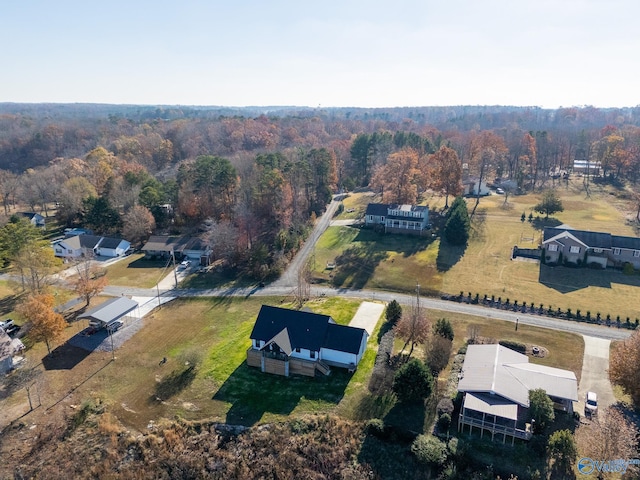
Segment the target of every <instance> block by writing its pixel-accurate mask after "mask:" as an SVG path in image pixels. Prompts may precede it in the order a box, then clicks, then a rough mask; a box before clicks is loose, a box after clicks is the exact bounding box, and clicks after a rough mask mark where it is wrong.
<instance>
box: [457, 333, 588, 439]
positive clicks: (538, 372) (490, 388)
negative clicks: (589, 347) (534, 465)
mask: <svg viewBox="0 0 640 480" xmlns="http://www.w3.org/2000/svg"><path fill="white" fill-rule="evenodd" d="M538 388H542V389H544V390H545V391H546V392H547V395H548V396H549V397H550V398H551V400H553V402H554V408H556V409H558V410H562V411H565V412H569V413H571V412H573V402H577V401H578V380H577V378H576V375H575V374H574V373H573V372H571V371H568V370H562V369H559V368H553V367H547V366H544V365H538V364H534V363H529V357H527V356H526V355H523V354H521V353H518V352H516V351H515V350H511V349H509V348H507V347H503V346H502V345H469V346H468V347H467V353H466V356H465V359H464V364H463V366H462V371H461V373H460V380H459V382H458V391H459V392H462V393H463V394H464V399H463V403H462V410H461V411H460V415H459V417H458V430H461V429H464V427H465V426H469V429H470V431H472V430H473V428H474V427H477V428H479V429H480V431H481V435H482V434H483V433H484V432H485V431H488V432H490V433H491V439H492V440H493V438H494V436H495V435H496V434H498V435H500V436H501V437H502V440H503V442H505V441H506V438H507V437H511V442H512V443H513V441H514V439H515V438H520V439H523V440H529V439H530V438H531V434H532V428H531V425H530V423H529V422H530V421H531V418H530V416H529V415H528V409H529V391H530V390H535V389H538Z"/></svg>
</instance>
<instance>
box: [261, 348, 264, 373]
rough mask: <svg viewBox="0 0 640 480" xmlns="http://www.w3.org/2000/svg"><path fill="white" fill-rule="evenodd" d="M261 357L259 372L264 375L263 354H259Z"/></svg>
mask: <svg viewBox="0 0 640 480" xmlns="http://www.w3.org/2000/svg"><path fill="white" fill-rule="evenodd" d="M260 353H262V355H261V356H260V371H261V372H262V373H264V352H260Z"/></svg>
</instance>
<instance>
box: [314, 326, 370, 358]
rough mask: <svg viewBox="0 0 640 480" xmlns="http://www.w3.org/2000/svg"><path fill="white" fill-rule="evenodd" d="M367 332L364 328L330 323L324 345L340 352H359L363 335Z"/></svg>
mask: <svg viewBox="0 0 640 480" xmlns="http://www.w3.org/2000/svg"><path fill="white" fill-rule="evenodd" d="M366 333H367V332H366V331H365V330H364V329H362V328H356V327H347V326H345V325H338V324H337V323H331V324H329V326H328V328H327V336H326V338H325V341H324V345H323V347H325V348H329V349H331V350H338V351H340V352H348V353H356V354H357V353H358V352H359V351H360V345H361V344H362V337H363V335H365V334H366Z"/></svg>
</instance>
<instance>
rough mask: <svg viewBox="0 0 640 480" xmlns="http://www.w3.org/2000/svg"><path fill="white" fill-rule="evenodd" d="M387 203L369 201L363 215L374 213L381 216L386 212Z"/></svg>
mask: <svg viewBox="0 0 640 480" xmlns="http://www.w3.org/2000/svg"><path fill="white" fill-rule="evenodd" d="M388 208H389V205H387V204H386V203H370V204H368V205H367V211H366V212H365V215H375V216H377V217H383V216H385V215H386V214H387V211H388Z"/></svg>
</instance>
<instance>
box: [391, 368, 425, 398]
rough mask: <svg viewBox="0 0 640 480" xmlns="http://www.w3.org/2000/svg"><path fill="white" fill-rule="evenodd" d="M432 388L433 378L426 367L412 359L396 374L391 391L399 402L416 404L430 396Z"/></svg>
mask: <svg viewBox="0 0 640 480" xmlns="http://www.w3.org/2000/svg"><path fill="white" fill-rule="evenodd" d="M433 388H434V381H433V376H432V375H431V371H430V370H429V369H428V368H427V366H426V365H425V364H424V363H423V362H421V361H420V360H418V359H417V358H412V359H411V360H409V361H408V362H407V363H405V364H404V365H403V366H402V367H400V369H398V371H397V372H396V375H395V377H394V378H393V391H394V392H395V394H396V395H397V396H398V399H399V400H400V401H401V402H417V401H420V400H422V399H425V398H427V397H429V396H430V395H431V393H432V392H433Z"/></svg>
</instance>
